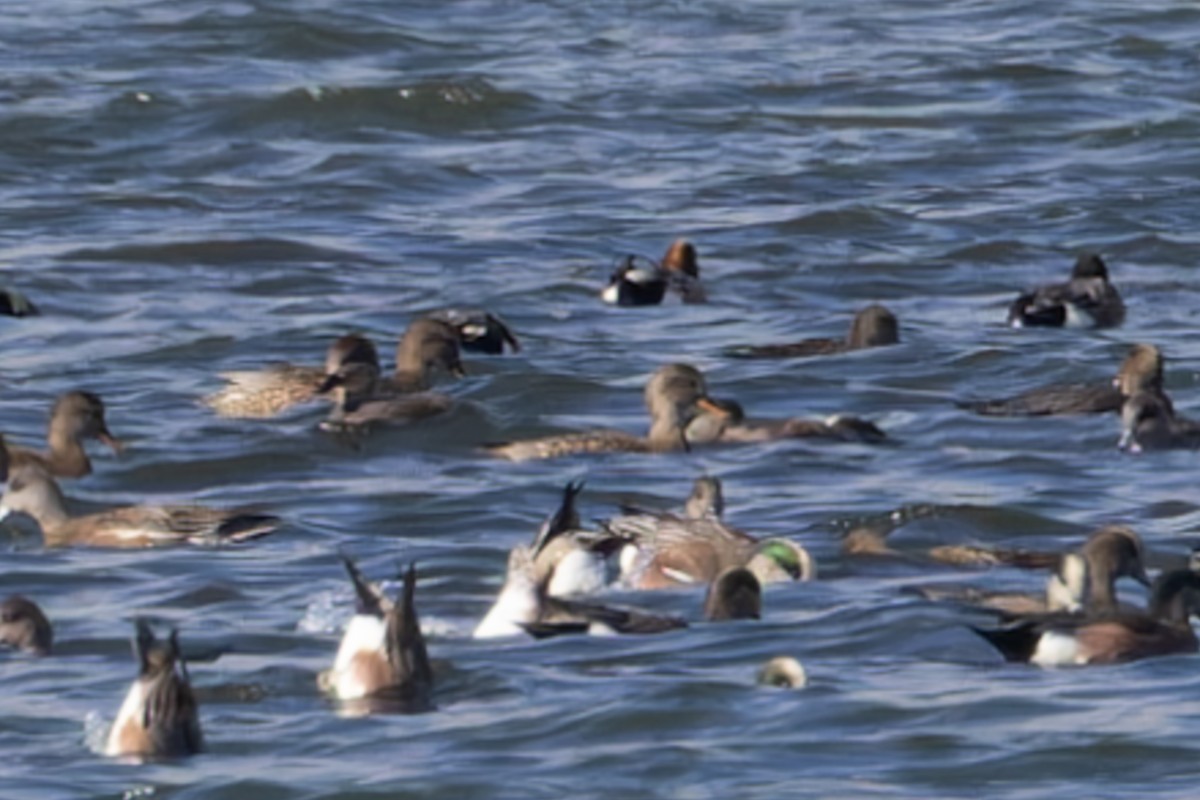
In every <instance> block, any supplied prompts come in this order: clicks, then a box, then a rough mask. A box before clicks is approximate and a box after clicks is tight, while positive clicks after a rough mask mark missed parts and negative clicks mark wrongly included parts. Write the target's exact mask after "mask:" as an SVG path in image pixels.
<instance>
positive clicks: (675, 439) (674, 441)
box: [646, 415, 688, 453]
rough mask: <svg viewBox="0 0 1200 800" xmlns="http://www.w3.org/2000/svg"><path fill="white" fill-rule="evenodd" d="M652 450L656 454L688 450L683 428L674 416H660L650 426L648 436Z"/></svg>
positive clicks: (647, 439)
mask: <svg viewBox="0 0 1200 800" xmlns="http://www.w3.org/2000/svg"><path fill="white" fill-rule="evenodd" d="M646 441H647V442H649V444H650V449H651V450H653V451H654V452H656V453H670V452H675V451H678V450H687V449H688V446H687V440H686V438H685V437H684V434H683V426H682V425H680V424H679V420H678V419H677V418H676V417H675V416H674V415H670V416H660V417H656V418H655V419H654V422H652V423H651V425H650V433H649V435H647V436H646Z"/></svg>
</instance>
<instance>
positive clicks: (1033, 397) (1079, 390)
mask: <svg viewBox="0 0 1200 800" xmlns="http://www.w3.org/2000/svg"><path fill="white" fill-rule="evenodd" d="M1162 383H1163V355H1162V351H1160V350H1159V349H1158V348H1157V347H1155V346H1154V345H1152V344H1135V345H1134V346H1133V347H1132V348H1131V349H1130V351H1129V355H1128V356H1126V357H1125V360H1124V361H1123V362H1122V363H1121V368H1120V370H1119V371H1118V372H1117V376H1116V377H1115V378H1113V380H1112V381H1111V382H1110V383H1096V384H1086V383H1085V384H1062V385H1057V386H1042V387H1039V388H1037V389H1032V390H1030V391H1027V392H1022V393H1021V394H1018V395H1014V396H1013V397H1007V398H1003V399H1000V400H966V401H956V404H957V405H958V406H959V407H960V408H965V409H968V410H970V411H974V412H975V413H976V414H983V415H984V416H990V417H1034V416H1049V415H1055V414H1107V413H1109V412H1112V411H1120V410H1121V406H1122V405H1123V404H1124V402H1125V400H1126V399H1127V398H1130V397H1132V396H1133V395H1135V394H1137V393H1138V392H1140V391H1154V392H1161V391H1162Z"/></svg>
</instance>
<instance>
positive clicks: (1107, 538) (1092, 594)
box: [917, 525, 1150, 616]
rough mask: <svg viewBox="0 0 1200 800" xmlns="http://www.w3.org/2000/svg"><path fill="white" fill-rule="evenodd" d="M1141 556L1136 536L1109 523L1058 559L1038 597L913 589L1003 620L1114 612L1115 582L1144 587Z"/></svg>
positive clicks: (966, 589)
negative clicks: (1130, 580)
mask: <svg viewBox="0 0 1200 800" xmlns="http://www.w3.org/2000/svg"><path fill="white" fill-rule="evenodd" d="M1144 553H1145V548H1144V547H1143V545H1142V540H1141V537H1140V536H1138V535H1137V533H1136V532H1135V531H1134V530H1133V529H1132V528H1129V527H1126V526H1124V525H1109V526H1106V527H1103V528H1100V529H1099V530H1097V531H1095V532H1094V533H1092V534H1091V535H1090V536H1089V537H1088V540H1087V541H1086V542H1085V543H1084V544H1083V546H1082V547H1080V548H1079V550H1078V552H1075V553H1066V554H1064V555H1063V556H1062V557H1061V558H1060V559H1059V560H1058V563H1057V564H1056V565H1055V568H1054V571H1053V572H1052V573H1051V575H1050V577H1049V578H1048V579H1047V581H1046V591H1045V593H1044V594H1043V595H1040V596H1039V595H1030V594H1025V593H1019V592H986V591H982V590H979V589H974V588H972V587H953V586H952V587H922V588H919V589H918V590H917V591H918V592H919V593H920V594H921V595H922V596H924V597H925V598H926V599H929V600H936V601H945V600H948V601H952V602H957V603H961V604H963V605H968V606H973V607H976V608H980V609H984V610H990V611H998V612H1000V613H1001V614H1003V615H1005V616H1029V615H1032V614H1046V613H1056V612H1067V613H1079V612H1083V611H1087V612H1093V613H1094V612H1108V611H1114V610H1116V609H1117V608H1118V603H1117V593H1116V585H1117V579H1118V578H1133V579H1134V580H1135V581H1137V582H1138V583H1140V584H1142V585H1143V586H1149V585H1150V578H1149V576H1148V575H1147V574H1146V566H1145V555H1144Z"/></svg>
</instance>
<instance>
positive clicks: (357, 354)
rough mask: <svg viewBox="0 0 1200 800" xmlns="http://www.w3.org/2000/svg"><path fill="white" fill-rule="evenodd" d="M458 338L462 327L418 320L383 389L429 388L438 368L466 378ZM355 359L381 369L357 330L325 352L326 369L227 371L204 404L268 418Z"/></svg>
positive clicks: (312, 395)
mask: <svg viewBox="0 0 1200 800" xmlns="http://www.w3.org/2000/svg"><path fill="white" fill-rule="evenodd" d="M458 341H459V333H458V331H457V330H456V329H455V328H453V327H451V326H450V325H448V324H446V323H445V322H442V321H440V320H435V319H417V320H414V321H413V322H412V324H411V325H409V326H408V330H407V331H405V333H404V336H403V337H401V339H400V343H399V344H398V345H397V346H396V371H395V372H394V373H393V374H392V375H390V376H388V377H387V378H386V379H384V378H381V379H380V393H393V394H399V393H406V392H419V391H424V390H425V389H428V388H429V386H430V381H431V379H432V376H433V373H434V371H435V370H437V369H441V370H444V371H446V372H448V373H449V374H451V375H453V376H455V377H462V375H463V374H464V373H463V368H462V362H461V361H460V359H459V347H458ZM352 364H364V365H369V366H374V367H375V368H376V369H378V368H379V355H378V353H377V352H376V350H375V345H374V344H372V343H371V342H370V340H368V339H367V338H366V337H364V336H361V335H358V334H350V335H347V336H342V337H339V338H338V339H336V340H335V341H334V342H333V344H331V345H330V346H329V349H328V350H327V351H326V355H325V367H324V368H321V367H305V366H297V365H294V364H276V365H273V366H271V367H268V368H266V369H262V370H247V371H239V372H225V373H222V374H221V377H222V378H224V379H225V381H226V382H227V383H228V384H229V385H227V386H226V387H225V388H223V389H221V390H220V391H218V392H216V393H214V394H211V395H209V396H208V397H206V398H204V400H203V403H204V404H205V405H206V406H208V407H209V408H211V409H212V410H213V411H215V412H216V413H217V414H218V415H220V416H222V417H234V418H239V419H268V418H270V417H275V416H278V415H279V414H281V413H283V412H284V411H286V410H288V409H289V408H292V407H293V406H296V405H299V404H300V403H306V402H309V401H311V400H314V399H318V398H319V394H320V393H319V390H320V388H321V385H322V384H323V383H324V381H325V380H326V378H327V377H329V376H330V375H333V374H336V373H337V372H338V371H339V370H340V369H344V368H346V367H348V366H349V365H352Z"/></svg>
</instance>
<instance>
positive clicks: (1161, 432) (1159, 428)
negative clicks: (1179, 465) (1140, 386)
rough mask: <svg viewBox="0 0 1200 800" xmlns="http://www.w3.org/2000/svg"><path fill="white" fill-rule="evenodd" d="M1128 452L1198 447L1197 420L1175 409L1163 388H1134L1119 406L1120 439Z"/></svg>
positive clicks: (1122, 447) (1199, 429)
mask: <svg viewBox="0 0 1200 800" xmlns="http://www.w3.org/2000/svg"><path fill="white" fill-rule="evenodd" d="M1117 447H1119V448H1120V449H1121V450H1124V451H1126V452H1129V453H1140V452H1142V451H1143V450H1168V449H1172V448H1190V449H1195V448H1197V447H1200V422H1196V421H1195V420H1191V419H1188V418H1187V417H1181V416H1179V415H1177V414H1176V413H1175V410H1174V407H1173V406H1172V404H1171V400H1170V398H1169V397H1167V395H1166V394H1165V393H1163V392H1154V391H1149V392H1138V393H1137V394H1135V395H1133V396H1132V397H1130V398H1129V399H1128V400H1126V401H1125V404H1124V405H1123V406H1122V407H1121V439H1120V441H1118V442H1117Z"/></svg>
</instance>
